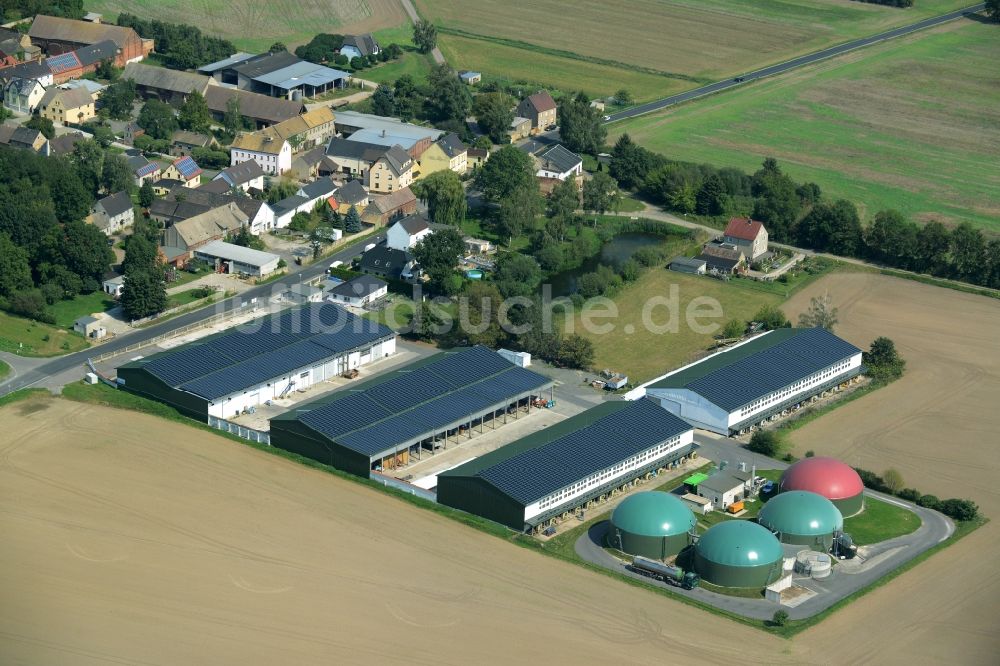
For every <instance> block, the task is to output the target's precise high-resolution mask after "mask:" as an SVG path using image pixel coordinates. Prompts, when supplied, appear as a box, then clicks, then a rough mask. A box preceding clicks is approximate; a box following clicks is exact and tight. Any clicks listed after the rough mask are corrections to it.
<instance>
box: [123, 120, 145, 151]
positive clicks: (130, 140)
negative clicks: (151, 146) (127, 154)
mask: <svg viewBox="0 0 1000 666" xmlns="http://www.w3.org/2000/svg"><path fill="white" fill-rule="evenodd" d="M145 134H146V130H144V129H142V128H141V127H139V125H137V124H136V123H129V124H127V125H125V129H123V130H122V134H121V138H122V143H125V144H128V145H130V146H132V145H135V140H136V139H138V138H139V137H140V136H145Z"/></svg>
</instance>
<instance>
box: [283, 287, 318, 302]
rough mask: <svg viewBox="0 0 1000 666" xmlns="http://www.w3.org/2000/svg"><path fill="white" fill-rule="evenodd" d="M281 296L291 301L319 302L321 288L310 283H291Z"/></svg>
mask: <svg viewBox="0 0 1000 666" xmlns="http://www.w3.org/2000/svg"><path fill="white" fill-rule="evenodd" d="M281 296H282V298H284V299H285V300H286V301H290V302H292V303H319V302H321V301H322V300H323V290H322V289H320V288H319V287H314V286H312V285H311V284H293V285H292V286H291V287H289V288H288V290H287V291H286V292H285V293H283V294H282V295H281Z"/></svg>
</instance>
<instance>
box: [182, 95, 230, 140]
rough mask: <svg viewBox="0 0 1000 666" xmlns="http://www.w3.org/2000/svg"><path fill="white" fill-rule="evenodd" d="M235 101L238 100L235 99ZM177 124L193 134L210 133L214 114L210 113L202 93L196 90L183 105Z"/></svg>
mask: <svg viewBox="0 0 1000 666" xmlns="http://www.w3.org/2000/svg"><path fill="white" fill-rule="evenodd" d="M233 99H234V100H235V99H236V98H235V97H233ZM177 123H178V124H179V125H180V127H181V129H186V130H189V131H191V132H203V133H205V132H208V131H209V129H210V128H211V126H212V114H211V113H209V111H208V103H207V102H205V98H204V97H203V96H202V94H201V93H200V92H198V91H197V90H194V91H192V92H191V94H190V95H188V98H187V99H186V100H184V103H183V104H182V105H181V108H180V111H179V112H178V115H177Z"/></svg>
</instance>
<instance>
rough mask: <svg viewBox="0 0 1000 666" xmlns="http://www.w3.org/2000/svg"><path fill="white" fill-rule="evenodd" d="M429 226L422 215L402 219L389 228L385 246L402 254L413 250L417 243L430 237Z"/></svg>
mask: <svg viewBox="0 0 1000 666" xmlns="http://www.w3.org/2000/svg"><path fill="white" fill-rule="evenodd" d="M431 233H433V232H432V231H431V228H430V225H429V224H428V223H427V218H426V217H424V216H423V215H419V214H418V215H410V216H409V217H404V218H403V219H402V220H400V221H399V222H396V223H395V224H394V225H392V226H391V227H389V230H388V231H387V232H386V233H385V244H386V246H387V247H390V248H392V249H394V250H403V251H404V252H405V251H407V250H410V249H411V248H413V247H414V246H415V245H416V244H417V243H419V242H420V241H422V240H423V239H424V238H426V237H427V236H430V235H431Z"/></svg>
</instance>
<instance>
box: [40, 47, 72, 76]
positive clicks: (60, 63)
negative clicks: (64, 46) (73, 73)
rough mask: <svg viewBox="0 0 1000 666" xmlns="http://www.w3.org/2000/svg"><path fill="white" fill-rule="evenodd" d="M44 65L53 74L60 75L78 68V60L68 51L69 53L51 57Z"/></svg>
mask: <svg viewBox="0 0 1000 666" xmlns="http://www.w3.org/2000/svg"><path fill="white" fill-rule="evenodd" d="M45 63H46V64H47V65H48V66H49V69H50V70H52V73H53V74H61V73H62V72H65V71H67V70H70V69H76V68H77V67H79V66H80V59H79V58H77V57H76V53H75V52H72V51H70V52H69V53H63V54H61V55H57V56H52V57H51V58H49V59H47V60H46V61H45Z"/></svg>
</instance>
